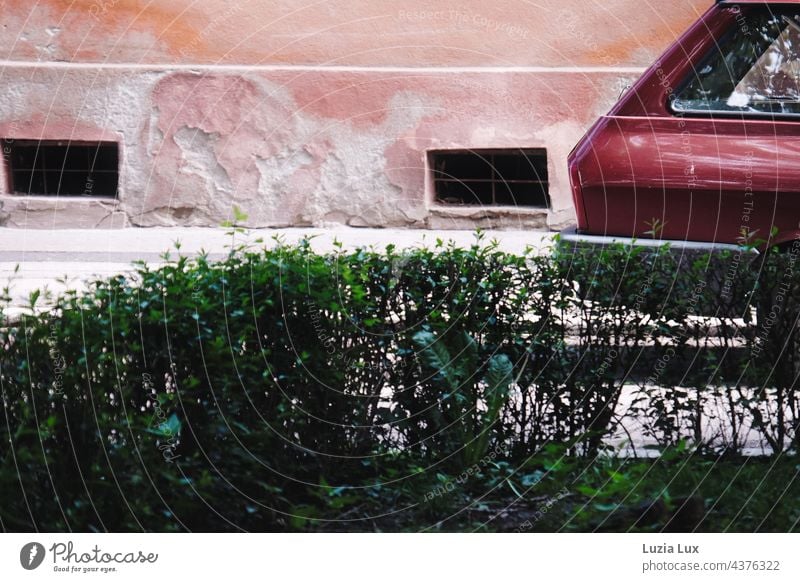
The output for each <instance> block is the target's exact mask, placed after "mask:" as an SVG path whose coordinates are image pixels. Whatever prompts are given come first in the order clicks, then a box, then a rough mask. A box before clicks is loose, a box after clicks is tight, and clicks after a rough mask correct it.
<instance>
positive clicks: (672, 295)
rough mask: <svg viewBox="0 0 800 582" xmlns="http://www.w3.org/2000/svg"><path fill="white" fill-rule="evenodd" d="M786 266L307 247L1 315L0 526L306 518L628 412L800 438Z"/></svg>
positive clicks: (735, 444)
mask: <svg viewBox="0 0 800 582" xmlns="http://www.w3.org/2000/svg"><path fill="white" fill-rule="evenodd" d="M794 258H795V255H794V254H793V253H792V252H789V253H784V254H778V253H769V254H768V255H763V256H761V257H759V258H758V260H757V261H756V262H755V263H754V264H750V262H749V259H745V258H744V256H739V255H735V254H730V253H728V254H726V253H720V254H718V255H716V256H709V255H698V254H695V255H692V256H689V255H686V254H680V253H670V252H666V251H665V250H664V249H660V250H657V251H643V250H641V249H636V248H634V249H631V248H624V247H621V246H619V247H609V248H606V249H602V250H600V251H598V250H585V249H580V248H577V249H574V248H568V247H559V248H558V249H555V250H554V251H553V252H552V253H551V254H547V255H543V256H539V255H536V254H535V253H533V252H528V253H524V254H521V255H512V254H508V253H505V252H501V251H500V250H498V248H497V247H496V246H495V245H493V244H491V243H486V242H485V241H479V242H478V243H476V244H475V245H474V246H473V247H471V248H467V249H462V248H455V247H453V246H444V245H442V244H441V243H440V244H438V245H437V246H436V247H435V248H433V249H415V250H412V251H399V250H397V249H395V248H394V247H393V246H391V245H390V246H388V247H387V248H386V249H385V250H384V251H380V252H376V251H373V250H366V249H362V250H358V251H354V252H345V251H339V252H336V253H331V254H324V255H323V254H317V253H315V252H313V251H312V249H311V247H310V244H309V242H308V241H305V242H303V243H301V244H298V245H296V246H286V245H283V244H279V245H277V246H276V247H274V248H271V249H268V250H254V249H250V248H237V249H235V250H234V251H232V252H231V254H230V256H229V257H228V258H227V259H225V260H222V261H210V260H208V259H207V258H205V257H200V258H196V259H188V258H185V257H178V258H172V259H169V260H168V261H167V262H166V264H164V265H163V266H160V267H158V268H151V267H148V266H147V265H144V264H141V265H139V266H138V268H137V271H136V272H135V273H134V274H132V275H120V276H116V277H111V278H108V279H103V280H98V281H95V282H93V283H92V284H91V285H90V289H89V290H88V291H87V292H85V293H76V292H69V293H66V294H65V295H62V296H60V297H57V298H55V299H54V303H53V307H52V308H48V309H47V310H45V311H44V312H37V311H35V310H33V309H32V310H31V312H30V314H28V315H24V316H22V317H18V318H13V319H12V318H10V317H7V318H6V325H5V327H4V329H3V330H2V336H1V337H0V341H2V345H3V349H2V350H0V381H1V382H2V397H3V402H4V412H3V415H2V420H0V432H2V434H3V438H2V441H0V455H1V456H2V458H3V464H2V468H0V499H3V504H2V505H0V522H1V523H0V525H2V527H3V528H4V529H8V530H15V531H20V530H31V529H35V528H39V529H42V530H51V531H60V530H65V529H70V528H73V529H75V530H79V531H84V530H99V531H103V530H106V529H109V530H115V531H120V530H134V531H135V530H142V529H144V530H156V531H172V530H176V531H182V530H185V529H190V530H237V529H245V530H269V529H292V528H296V527H301V526H302V524H303V523H304V522H305V520H306V519H307V518H311V517H312V516H313V512H314V510H313V507H314V505H315V503H316V501H317V496H319V495H324V496H325V498H326V503H329V504H330V503H332V504H333V507H336V503H338V501H337V500H346V499H347V495H349V494H351V493H352V491H355V492H356V493H357V494H358V495H359V496H361V497H364V498H368V497H369V496H371V495H372V496H374V497H375V499H376V503H377V505H378V506H380V505H381V504H382V503H384V502H385V501H386V500H385V499H384V498H382V497H380V496H384V495H392V493H391V491H395V492H396V491H397V487H400V488H402V487H403V486H405V484H407V483H409V480H410V479H412V478H413V477H414V476H413V475H412V474H411V473H413V472H419V473H422V472H424V473H425V474H426V475H425V476H421V477H420V478H421V479H422V478H426V477H427V476H430V475H435V474H437V472H444V473H447V474H459V472H461V471H464V470H465V469H466V468H470V467H475V466H480V465H481V464H482V463H484V461H485V459H486V458H487V456H492V462H493V463H494V464H496V463H497V462H498V461H500V460H502V462H507V463H524V462H525V460H526V459H529V458H530V457H531V456H532V455H534V454H536V453H537V451H539V450H540V449H541V447H543V446H545V445H547V444H548V443H564V444H565V446H566V447H567V449H566V454H568V455H570V456H578V455H589V456H593V455H596V454H598V453H599V452H602V451H603V450H604V449H605V447H606V443H607V442H608V438H609V436H610V435H612V434H618V433H619V431H620V430H621V427H623V426H624V423H623V424H621V421H622V420H623V419H624V418H625V417H626V415H631V414H639V415H640V417H642V418H646V419H649V420H648V422H646V423H645V425H644V426H643V427H642V429H641V430H642V434H643V435H644V436H646V437H647V438H649V439H651V440H652V441H653V442H654V443H656V444H657V446H659V447H668V446H671V445H676V444H678V443H680V442H681V441H684V440H688V441H690V442H692V443H693V445H694V446H695V447H697V448H698V449H699V450H700V451H703V450H709V451H710V450H716V451H720V450H724V451H725V452H726V454H736V453H739V452H741V450H742V448H743V447H744V446H745V442H746V441H747V440H748V439H750V440H752V439H753V435H756V436H757V437H758V439H759V440H761V441H763V442H764V443H766V445H767V446H771V450H773V451H788V450H794V451H796V450H797V446H798V438H797V435H796V429H797V428H798V423H799V421H798V416H797V415H798V414H800V410H798V408H799V407H800V403H799V402H798V398H797V391H796V389H795V381H796V376H797V372H798V370H800V367H798V352H797V344H796V339H797V336H796V334H795V333H794V329H795V324H796V318H797V313H798V309H797V305H798V299H800V278H799V277H798V276H797V273H796V269H795V265H794ZM38 300H39V301H41V299H38ZM36 301H37V297H36V296H35V295H34V296H33V297H32V302H34V303H35V302H36ZM623 387H627V389H628V390H629V391H632V394H633V395H634V397H633V400H632V401H630V402H622V400H621V397H622V395H623V394H624V391H623ZM712 400H713V401H714V402H717V401H718V402H719V403H721V404H720V410H719V418H717V417H715V416H714V414H711V415H710V416H709V415H708V413H707V406H706V405H707V403H708V402H710V401H712ZM714 427H717V428H714ZM719 427H721V428H719ZM742 427H747V429H748V431H749V432H744V431H743V430H742ZM497 451H500V453H497ZM495 457H497V458H495ZM410 467H417V468H418V469H416V470H415V471H412V472H409V468H410ZM395 481H396V482H397V484H398V485H397V487H395V488H394V489H391V490H390V491H388V492H387V489H386V487H385V484H386V483H393V482H395ZM376 484H377V485H376ZM380 484H383V489H382V490H381V491H380V492H378V490H377V489H374V487H378V488H379V489H380ZM348 487H351V488H352V487H355V489H354V490H353V489H348ZM320 491H322V493H320ZM348 491H350V493H348ZM379 497H380V500H379ZM344 503H345V501H342V504H344Z"/></svg>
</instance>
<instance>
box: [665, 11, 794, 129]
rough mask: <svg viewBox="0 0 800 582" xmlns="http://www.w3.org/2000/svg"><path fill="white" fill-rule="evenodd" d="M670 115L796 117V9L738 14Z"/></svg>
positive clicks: (683, 91) (675, 100) (682, 92)
mask: <svg viewBox="0 0 800 582" xmlns="http://www.w3.org/2000/svg"><path fill="white" fill-rule="evenodd" d="M671 106H672V109H673V111H676V112H684V113H691V112H696V113H704V112H724V113H752V114H769V115H787V114H788V115H800V9H797V8H789V7H787V8H785V9H781V10H776V9H774V8H773V9H769V8H758V9H750V10H747V11H745V10H742V12H741V13H740V14H739V15H738V17H737V19H736V24H734V26H733V30H732V31H731V32H730V33H729V34H728V35H727V36H726V37H725V38H723V39H722V41H721V42H720V43H719V45H718V47H715V48H714V51H713V53H712V54H711V55H710V56H709V57H708V58H707V59H706V60H705V61H704V62H703V64H702V65H701V66H699V67H698V68H697V70H695V71H694V73H693V75H692V77H691V78H690V79H688V81H687V83H686V84H685V85H684V87H683V88H682V89H680V90H679V91H678V92H677V94H676V95H675V98H674V100H673V101H672V104H671Z"/></svg>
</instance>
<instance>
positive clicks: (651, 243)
mask: <svg viewBox="0 0 800 582" xmlns="http://www.w3.org/2000/svg"><path fill="white" fill-rule="evenodd" d="M560 237H561V240H562V241H566V242H572V243H585V244H592V245H610V244H623V245H627V246H640V247H652V248H657V247H662V246H664V245H667V244H668V245H669V246H670V249H675V250H687V251H688V250H699V251H722V250H728V251H734V252H737V251H739V252H752V253H754V254H758V250H757V249H749V248H745V247H742V246H739V245H734V244H730V243H712V242H702V241H686V240H667V239H650V238H645V239H640V238H631V237H625V236H612V235H608V236H606V235H597V234H581V233H579V232H577V231H576V230H575V229H574V228H573V229H568V230H564V231H561V233H560Z"/></svg>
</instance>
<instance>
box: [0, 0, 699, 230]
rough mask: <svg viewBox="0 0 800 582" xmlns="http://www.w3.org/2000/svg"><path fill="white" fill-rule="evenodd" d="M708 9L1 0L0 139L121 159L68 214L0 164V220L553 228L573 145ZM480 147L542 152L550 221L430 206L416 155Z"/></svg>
mask: <svg viewBox="0 0 800 582" xmlns="http://www.w3.org/2000/svg"><path fill="white" fill-rule="evenodd" d="M710 4H711V0H673V1H671V2H670V3H669V4H665V3H658V2H655V1H653V0H650V1H648V0H606V1H603V2H600V1H595V0H579V1H578V0H529V1H525V0H498V1H496V2H494V3H486V2H484V1H477V0H460V1H455V0H437V1H436V2H435V3H433V2H430V1H427V2H423V1H422V0H410V1H406V2H402V3H398V2H392V1H388V0H353V1H343V0H337V1H316V2H315V1H313V0H308V1H306V2H300V1H298V0H244V1H241V2H235V3H234V2H226V1H221V0H169V1H168V0H38V2H37V1H33V2H29V3H21V2H19V0H0V14H1V15H2V19H1V20H0V23H1V24H2V26H0V53H2V56H0V61H2V62H0V139H76V140H78V139H84V140H96V139H111V140H116V141H118V142H119V143H120V150H121V152H122V158H121V166H120V190H119V201H118V202H116V203H114V204H107V203H95V202H91V201H89V202H87V201H81V202H80V203H79V204H83V205H84V207H81V208H79V209H78V211H76V210H74V209H75V208H76V206H75V205H74V204H72V203H64V202H61V203H59V204H58V205H55V204H54V203H53V201H52V200H41V199H39V200H34V199H24V198H21V197H19V196H15V195H14V194H12V193H10V192H9V191H8V188H7V185H8V180H7V176H5V174H6V168H5V167H4V166H3V165H0V202H2V203H4V204H5V210H4V212H5V213H6V214H5V215H4V216H5V218H0V222H2V220H5V223H6V224H8V225H11V226H27V227H36V226H47V227H52V226H73V225H75V220H77V218H76V217H78V216H80V217H82V218H81V220H83V222H81V223H80V224H81V225H83V226H109V225H112V224H114V225H116V224H118V223H119V224H125V225H127V224H138V225H171V224H197V225H199V224H203V225H216V224H219V222H221V221H222V220H225V219H226V218H229V217H230V209H231V207H232V206H233V205H234V204H236V205H237V206H240V207H242V208H243V209H244V210H245V211H246V212H248V214H249V215H250V216H251V224H252V226H279V225H280V226H286V225H328V224H332V223H333V224H339V223H344V224H351V225H354V226H381V225H397V226H403V225H405V226H416V227H420V226H422V227H424V226H427V227H430V228H448V227H452V228H470V227H474V226H478V225H480V226H484V227H486V226H493V225H495V226H505V227H519V228H531V227H542V226H545V225H547V226H549V227H551V228H560V227H563V226H565V225H567V224H569V223H570V222H572V221H573V219H574V211H573V209H572V201H571V196H570V192H569V180H568V176H567V171H566V157H567V154H568V152H569V151H570V149H571V148H572V146H573V145H574V144H575V143H576V142H577V140H578V139H579V138H580V136H581V135H582V134H583V133H584V132H585V131H586V129H587V128H588V127H589V125H591V123H592V122H593V121H594V120H595V119H596V118H597V117H598V116H599V115H602V114H603V113H604V112H606V111H607V110H608V109H609V108H610V107H611V106H612V105H613V103H614V101H615V100H616V98H617V97H618V95H619V94H620V91H621V89H622V88H623V87H624V86H626V85H627V84H630V83H632V82H633V81H634V80H635V79H636V78H637V76H638V75H639V73H640V71H641V70H642V69H643V68H644V67H646V66H647V65H649V64H650V63H651V62H652V61H653V60H654V59H655V58H656V57H657V56H658V55H659V54H660V53H661V51H663V50H664V49H665V48H666V47H667V46H668V45H669V44H670V43H671V42H673V41H674V40H675V39H676V38H677V37H678V36H679V35H680V34H681V33H682V32H683V31H684V30H685V29H686V28H687V27H688V26H689V25H690V24H691V23H692V22H693V21H694V20H696V18H697V17H698V16H699V15H700V14H701V13H702V12H703V11H705V10H706V8H708V6H710ZM493 147H502V148H516V147H519V148H527V147H536V148H541V147H544V148H547V149H548V154H549V172H550V180H551V197H552V208H551V210H550V212H549V213H546V216H544V217H543V216H542V213H541V212H540V213H539V214H538V215H536V214H535V213H534V214H530V213H528V214H526V213H524V212H521V213H514V212H510V213H509V212H500V213H497V214H495V215H492V216H488V215H485V214H481V213H478V214H476V213H474V212H472V211H470V210H467V209H459V211H456V210H453V211H450V210H447V209H444V210H443V209H441V208H438V209H437V208H432V207H431V193H430V191H429V190H430V185H429V183H428V181H427V180H426V175H427V169H426V166H425V164H426V152H427V151H428V150H430V149H442V148H458V149H462V148H467V149H481V148H493ZM70 213H72V214H70ZM87 217H88V218H87Z"/></svg>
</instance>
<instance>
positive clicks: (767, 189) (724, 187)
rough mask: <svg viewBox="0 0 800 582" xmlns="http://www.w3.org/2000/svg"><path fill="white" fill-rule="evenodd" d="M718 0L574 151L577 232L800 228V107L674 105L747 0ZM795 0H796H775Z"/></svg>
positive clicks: (641, 234) (755, 233)
mask: <svg viewBox="0 0 800 582" xmlns="http://www.w3.org/2000/svg"><path fill="white" fill-rule="evenodd" d="M754 4H759V5H763V4H764V3H763V2H758V3H756V2H736V3H727V2H722V3H718V4H715V5H714V6H712V7H711V8H710V9H709V10H708V11H707V12H706V13H705V14H704V15H703V16H702V17H701V18H700V19H699V20H698V21H697V22H696V23H695V24H694V25H693V26H692V27H690V28H689V30H687V31H686V32H685V33H684V34H683V35H682V36H681V37H680V38H679V39H678V40H677V41H676V42H675V43H674V44H673V45H672V46H671V47H670V48H669V49H668V50H667V51H666V52H665V53H664V55H663V56H662V57H661V58H660V59H659V60H658V61H656V62H655V63H654V64H653V65H652V66H651V67H650V68H649V69H648V70H647V71H646V72H645V73H644V75H643V76H642V77H641V78H640V79H639V81H637V83H636V84H635V85H634V86H633V87H632V88H631V89H630V90H629V91H628V92H627V93H626V94H625V95H624V96H623V97H622V99H621V100H620V101H619V102H618V103H617V105H616V106H615V107H614V108H613V109H612V110H611V112H610V113H609V114H608V115H606V116H604V117H602V118H600V119H599V120H598V121H597V122H596V123H595V124H594V125H593V126H592V128H591V129H590V130H589V131H588V132H587V134H586V136H585V137H584V138H583V139H582V140H581V142H580V143H579V144H578V145H577V146H576V148H575V149H574V150H573V152H572V153H571V154H570V157H569V169H570V177H571V180H572V189H573V199H574V202H575V209H576V214H577V219H578V229H577V232H578V233H582V234H586V235H591V236H595V237H596V236H614V237H633V238H660V239H668V240H678V241H684V240H689V241H698V242H705V243H727V244H737V243H741V242H742V240H743V233H744V238H746V239H748V241H749V240H758V239H761V240H764V241H766V240H770V238H771V233H772V232H773V229H775V228H776V229H777V232H778V234H777V236H775V237H774V239H771V240H770V243H771V244H778V243H781V242H785V241H787V240H793V239H795V238H798V237H800V227H799V226H798V222H799V221H800V117H794V118H793V119H792V118H788V117H786V116H784V117H778V116H775V115H772V114H767V115H761V116H757V115H752V114H748V115H743V114H741V113H737V114H730V113H728V114H723V113H719V112H704V113H701V114H691V113H684V112H678V113H676V112H673V111H672V109H671V107H670V103H671V100H672V99H673V98H674V96H675V93H676V91H678V90H679V89H678V88H679V87H680V86H681V85H682V84H683V83H685V82H686V79H688V78H689V76H690V75H692V74H695V73H694V71H695V70H697V69H696V68H697V67H699V66H701V64H702V63H703V62H704V60H705V59H706V58H707V56H708V55H709V53H710V51H713V50H716V49H717V47H718V44H719V42H720V40H721V39H722V38H723V37H724V35H725V34H728V31H730V30H731V27H732V26H736V25H737V23H738V22H739V20H737V19H741V15H742V14H743V13H745V14H746V11H747V10H749V9H750V8H748V6H746V5H754ZM769 4H787V5H788V4H791V5H799V4H800V2H790V3H769Z"/></svg>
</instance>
